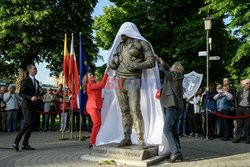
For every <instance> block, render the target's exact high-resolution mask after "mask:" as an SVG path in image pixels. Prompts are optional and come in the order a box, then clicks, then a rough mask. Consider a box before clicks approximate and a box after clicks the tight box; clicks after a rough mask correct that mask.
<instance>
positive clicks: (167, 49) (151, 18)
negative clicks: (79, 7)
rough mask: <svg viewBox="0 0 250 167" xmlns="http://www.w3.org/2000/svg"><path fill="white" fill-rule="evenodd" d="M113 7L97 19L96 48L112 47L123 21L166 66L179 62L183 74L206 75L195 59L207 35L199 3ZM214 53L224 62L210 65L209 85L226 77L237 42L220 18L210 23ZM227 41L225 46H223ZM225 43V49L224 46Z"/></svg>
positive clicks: (141, 1)
mask: <svg viewBox="0 0 250 167" xmlns="http://www.w3.org/2000/svg"><path fill="white" fill-rule="evenodd" d="M111 1H112V2H113V3H114V4H115V6H111V7H108V8H105V9H104V15H102V16H99V17H96V18H95V23H94V29H95V30H96V41H97V44H98V45H99V46H101V47H103V48H104V49H108V48H109V47H111V44H112V42H113V40H114V37H115V34H116V32H117V31H118V29H119V27H120V25H121V24H122V23H123V22H125V21H131V22H133V23H135V24H136V25H137V27H138V29H139V31H140V32H141V34H142V35H143V36H144V37H145V38H146V39H148V40H149V41H150V42H151V43H152V45H153V47H154V50H155V52H156V53H157V54H159V55H161V56H162V57H163V59H164V60H165V61H167V62H168V63H169V64H171V63H173V62H174V61H181V62H182V64H183V65H184V67H185V72H190V71H192V70H195V71H197V72H199V73H205V69H206V66H205V63H206V61H205V59H203V58H201V57H198V51H202V50H205V49H206V39H205V37H206V35H205V30H204V23H203V18H204V17H205V16H206V13H204V12H200V8H201V7H203V6H204V3H203V1H198V0H188V1H182V0H168V1H164V0H157V1H156V0H151V1H148V0H138V1H134V0H127V1H122V0H111ZM211 35H212V37H213V43H214V45H213V52H212V53H211V54H214V55H215V54H216V56H221V58H222V60H224V61H217V62H212V63H211V68H210V70H211V73H212V74H213V76H212V77H211V79H212V81H221V78H222V77H223V76H224V75H226V74H227V73H228V71H227V70H226V69H225V67H226V65H227V60H230V59H231V58H232V55H234V54H235V51H236V48H237V41H236V40H235V39H232V38H231V37H230V36H229V33H228V32H227V31H226V30H225V26H224V24H223V20H222V18H217V19H214V20H213V29H212V32H211ZM225 41H226V42H225ZM225 43H226V44H227V45H225Z"/></svg>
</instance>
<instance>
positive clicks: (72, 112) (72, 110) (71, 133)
mask: <svg viewBox="0 0 250 167" xmlns="http://www.w3.org/2000/svg"><path fill="white" fill-rule="evenodd" d="M73 79H74V78H73V75H72V76H71V81H72V83H71V86H72V91H71V93H72V96H71V129H70V139H71V140H72V139H73V118H74V117H73V114H74V109H73V96H74V86H73V84H74V82H73Z"/></svg>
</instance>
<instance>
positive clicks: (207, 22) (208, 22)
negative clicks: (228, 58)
mask: <svg viewBox="0 0 250 167" xmlns="http://www.w3.org/2000/svg"><path fill="white" fill-rule="evenodd" d="M204 25H205V31H206V32H207V35H206V41H207V42H206V48H207V49H206V51H207V57H206V58H207V61H206V67H207V90H206V91H207V93H208V91H209V31H210V30H211V26H212V22H211V17H210V16H209V15H208V16H207V17H206V18H204ZM206 139H208V109H207V107H206Z"/></svg>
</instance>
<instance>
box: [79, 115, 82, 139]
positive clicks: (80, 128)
mask: <svg viewBox="0 0 250 167" xmlns="http://www.w3.org/2000/svg"><path fill="white" fill-rule="evenodd" d="M79 114H80V123H79V126H80V127H79V141H81V140H82V114H81V113H80V112H79Z"/></svg>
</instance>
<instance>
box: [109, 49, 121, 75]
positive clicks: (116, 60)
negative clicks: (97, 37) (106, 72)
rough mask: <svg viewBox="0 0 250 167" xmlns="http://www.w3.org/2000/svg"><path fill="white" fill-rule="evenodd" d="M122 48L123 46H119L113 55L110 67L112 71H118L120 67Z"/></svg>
mask: <svg viewBox="0 0 250 167" xmlns="http://www.w3.org/2000/svg"><path fill="white" fill-rule="evenodd" d="M120 47H121V45H119V46H118V47H117V49H116V52H115V54H114V55H113V57H112V60H111V61H110V63H109V67H110V68H111V69H112V70H116V69H117V68H118V66H119V65H120V62H119V54H120Z"/></svg>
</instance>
